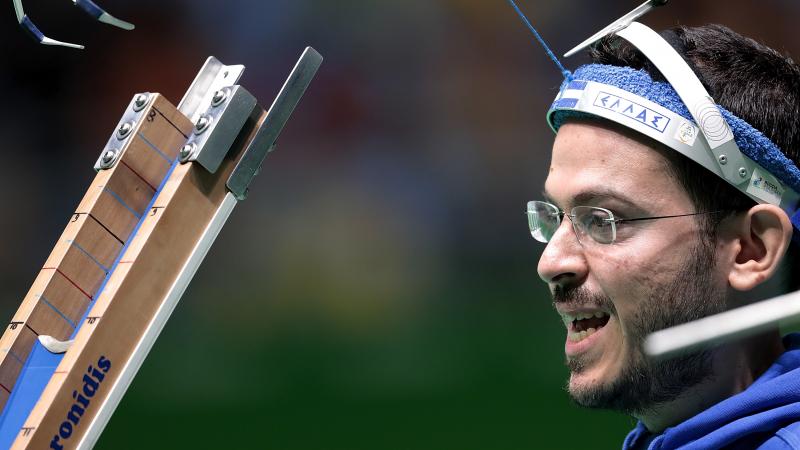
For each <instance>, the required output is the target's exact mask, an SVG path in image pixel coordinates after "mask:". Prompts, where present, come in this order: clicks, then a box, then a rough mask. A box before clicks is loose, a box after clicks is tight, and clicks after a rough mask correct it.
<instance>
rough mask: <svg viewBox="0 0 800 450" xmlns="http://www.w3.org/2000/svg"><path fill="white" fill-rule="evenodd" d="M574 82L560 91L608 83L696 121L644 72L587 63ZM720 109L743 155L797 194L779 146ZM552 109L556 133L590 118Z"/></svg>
mask: <svg viewBox="0 0 800 450" xmlns="http://www.w3.org/2000/svg"><path fill="white" fill-rule="evenodd" d="M573 80H575V81H571V82H570V81H564V83H563V84H562V86H561V89H562V90H564V89H566V88H567V86H568V85H569V84H570V83H575V82H576V81H577V82H580V81H594V82H597V83H602V84H607V85H611V86H614V87H617V88H619V89H622V90H625V91H628V92H630V93H632V94H635V95H638V96H639V97H643V98H646V99H648V100H650V101H652V102H654V103H657V104H659V105H661V106H663V107H664V108H667V109H669V110H670V111H672V112H674V113H675V114H678V115H680V116H682V117H684V118H686V119H687V120H689V121H692V120H693V119H692V116H691V114H690V113H689V109H688V108H687V107H686V105H685V104H684V103H683V101H682V100H681V98H680V97H679V96H678V93H677V92H675V89H673V87H672V85H670V84H669V83H666V82H659V81H653V79H652V78H651V77H650V75H649V74H648V73H647V72H645V71H644V70H636V69H633V68H630V67H619V66H609V65H605V64H587V65H584V66H581V67H579V68H578V69H577V70H575V72H574V73H573ZM718 107H719V110H720V112H721V113H722V116H723V117H724V118H725V120H726V121H727V122H728V125H730V127H731V129H732V130H733V135H734V139H735V140H736V144H737V145H738V146H739V149H740V150H741V151H742V153H743V154H745V155H747V156H748V157H749V158H750V159H752V160H753V161H755V162H757V163H758V164H760V165H761V166H762V167H764V168H765V169H766V170H768V171H769V172H770V173H771V174H773V175H775V176H776V177H777V178H778V179H779V180H780V181H781V182H783V183H785V184H786V185H788V186H790V187H791V188H792V189H794V190H795V191H796V192H800V169H798V168H797V166H796V165H795V164H794V163H793V162H792V161H791V160H790V159H789V158H787V157H786V155H784V154H783V153H782V152H781V150H780V149H779V148H778V146H777V145H775V143H773V142H772V141H771V140H770V139H769V138H768V137H766V136H764V133H762V132H760V131H758V130H757V129H755V128H753V126H752V125H750V124H749V123H747V122H745V121H744V120H742V119H740V118H739V117H736V116H735V115H734V114H733V113H731V112H730V111H728V110H726V109H725V108H723V107H721V106H718ZM553 109H555V111H553V113H552V114H551V115H550V116H549V117H550V126H551V127H552V128H553V129H554V130H555V131H558V129H559V128H560V127H561V125H562V124H563V123H564V121H566V120H567V119H570V118H576V117H586V116H587V113H584V112H580V111H575V110H572V109H558V108H556V105H555V104H553V106H552V107H551V110H553ZM792 222H794V223H795V225H800V217H797V221H795V217H793V218H792ZM798 228H800V226H798Z"/></svg>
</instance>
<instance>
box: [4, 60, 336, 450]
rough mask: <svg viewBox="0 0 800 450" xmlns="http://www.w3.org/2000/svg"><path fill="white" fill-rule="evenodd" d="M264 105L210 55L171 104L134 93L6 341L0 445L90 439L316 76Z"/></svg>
mask: <svg viewBox="0 0 800 450" xmlns="http://www.w3.org/2000/svg"><path fill="white" fill-rule="evenodd" d="M321 62H322V57H321V56H320V55H319V54H318V53H317V52H316V51H315V50H314V49H312V48H310V47H308V48H306V50H305V51H304V52H303V54H302V56H301V57H300V60H299V61H298V63H297V65H296V66H295V67H294V69H293V70H292V72H291V73H290V75H289V78H288V79H287V81H286V83H285V84H284V86H283V88H282V89H281V90H280V92H279V94H278V96H277V98H276V99H275V101H274V102H273V104H272V106H271V107H270V108H269V109H268V110H267V111H265V110H264V109H263V108H261V107H260V106H259V105H258V103H257V101H256V99H255V98H254V97H253V96H252V95H251V94H250V93H249V92H247V91H246V90H245V89H244V88H243V87H241V86H239V85H237V84H236V83H237V82H238V80H239V77H240V76H241V74H242V72H243V70H244V67H243V66H226V65H223V64H222V63H220V62H219V61H218V60H216V59H215V58H213V57H210V58H209V59H208V60H207V61H206V63H205V65H204V66H203V68H202V69H201V70H200V72H199V74H198V75H197V78H195V80H194V82H193V83H192V85H191V87H190V88H189V90H188V91H187V92H186V94H185V96H184V98H183V100H181V102H180V104H179V105H178V106H177V107H175V106H174V105H172V104H171V103H170V102H169V101H168V100H167V99H165V98H164V97H162V96H161V95H159V94H156V93H141V94H137V95H135V96H134V98H133V100H132V101H131V103H130V105H129V106H128V108H127V109H126V110H125V113H124V114H123V117H122V119H121V121H120V123H119V126H118V127H117V129H116V130H115V132H114V134H113V135H112V136H111V138H110V139H109V141H108V144H107V145H106V147H105V148H104V149H103V151H102V152H101V155H100V158H99V159H98V160H97V163H96V164H95V169H96V170H97V171H98V173H97V176H96V177H95V179H94V181H93V182H92V184H91V186H90V187H89V189H88V191H87V192H86V195H85V196H84V198H83V200H82V201H81V202H80V204H79V206H78V208H77V210H76V211H75V213H74V214H73V215H72V216H71V217H70V219H69V222H68V224H67V226H66V229H65V230H64V232H63V233H62V235H61V237H60V238H59V239H58V242H57V243H56V245H55V248H54V249H53V251H52V253H51V254H50V256H49V257H48V258H47V261H46V262H45V264H44V266H42V269H41V270H40V272H39V274H38V276H37V277H36V280H35V281H34V283H33V286H32V287H31V289H30V291H29V292H28V294H27V295H26V296H25V298H24V300H23V301H22V304H21V305H20V307H19V309H18V310H17V312H16V314H14V317H13V318H12V320H11V321H10V323H9V324H8V326H7V328H6V330H5V332H4V333H3V335H2V338H0V407H2V414H0V448H9V447H11V448H15V449H18V448H31V449H44V448H52V449H72V448H91V447H92V446H93V445H94V443H95V442H96V441H97V439H98V437H99V436H100V433H101V432H102V430H103V428H104V427H105V425H106V423H107V422H108V420H109V418H110V417H111V414H112V413H113V412H114V409H115V408H116V406H117V404H118V403H119V401H120V399H121V398H122V396H123V394H124V393H125V390H126V389H127V387H128V386H129V385H130V383H131V381H132V379H133V377H134V375H135V374H136V372H137V371H138V369H139V367H140V366H141V364H142V361H143V360H144V358H145V356H146V355H147V353H148V352H149V350H150V348H151V347H152V345H153V343H154V341H155V339H156V337H157V336H158V334H159V333H160V331H161V329H162V328H163V326H164V324H165V322H166V320H167V319H168V318H169V315H170V314H171V313H172V311H173V309H174V308H175V305H176V304H177V302H178V300H179V299H180V297H181V295H182V294H183V292H184V290H185V289H186V286H187V285H188V283H189V281H190V280H191V278H192V276H193V275H194V273H195V271H196V270H197V268H198V266H199V264H200V262H201V261H202V259H203V258H204V256H205V255H206V253H207V251H208V249H209V247H210V246H211V244H212V242H213V241H214V239H215V238H216V236H217V234H218V233H219V231H220V229H221V227H222V226H223V225H224V223H225V221H226V219H227V218H228V216H229V215H230V213H231V211H232V210H233V207H234V206H235V205H236V204H237V202H238V201H240V200H243V199H244V198H245V197H246V195H247V188H248V186H249V184H250V182H251V181H252V179H253V177H254V176H255V175H256V174H257V173H258V171H259V170H260V168H261V164H262V162H263V160H264V158H265V157H266V155H267V153H268V152H269V151H271V150H272V149H273V148H274V144H275V141H276V139H277V137H278V135H279V134H280V131H281V130H282V128H283V126H284V124H285V123H286V121H287V120H288V118H289V116H290V115H291V113H292V111H293V110H294V107H295V106H296V104H297V103H298V101H299V100H300V98H301V97H302V95H303V93H304V92H305V90H306V88H307V87H308V85H309V83H310V82H311V80H312V78H313V77H314V75H315V74H316V71H317V69H318V67H319V65H320V64H321Z"/></svg>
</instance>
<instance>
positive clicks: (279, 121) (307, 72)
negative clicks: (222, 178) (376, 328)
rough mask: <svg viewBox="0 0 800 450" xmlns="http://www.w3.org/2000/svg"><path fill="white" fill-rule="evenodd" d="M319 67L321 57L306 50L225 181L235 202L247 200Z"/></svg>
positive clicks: (312, 50)
mask: <svg viewBox="0 0 800 450" xmlns="http://www.w3.org/2000/svg"><path fill="white" fill-rule="evenodd" d="M320 64H322V55H320V54H319V53H317V51H316V50H314V49H313V48H311V47H306V49H305V51H304V52H303V54H302V55H301V56H300V59H299V60H298V61H297V64H295V66H294V68H293V69H292V72H291V73H290V74H289V78H288V79H287V80H286V82H285V83H284V84H283V87H282V88H281V90H280V92H278V96H277V97H276V98H275V101H274V102H273V103H272V106H270V108H269V111H267V115H266V117H265V118H264V120H263V121H262V122H261V125H260V127H259V129H258V131H256V135H255V137H254V138H253V140H252V141H250V144H249V145H248V146H247V149H246V150H245V152H244V155H242V158H241V159H240V160H239V162H238V164H236V167H235V168H234V169H233V172H232V173H231V175H230V177H228V181H227V183H226V185H227V186H228V189H229V190H230V191H231V193H232V194H233V195H234V196H235V197H236V199H237V200H244V199H245V198H246V197H247V189H248V187H249V186H250V183H251V182H252V181H253V178H255V176H256V175H258V172H259V171H260V170H261V165H262V164H263V163H264V159H265V158H266V157H267V154H268V153H269V152H270V151H272V150H273V149H274V148H275V141H276V140H277V139H278V136H279V135H280V133H281V131H282V130H283V127H284V125H286V122H287V121H288V120H289V117H290V116H291V115H292V112H293V111H294V108H295V107H296V106H297V103H299V102H300V99H301V98H302V97H303V94H304V93H305V92H306V89H307V88H308V85H309V84H311V80H313V79H314V75H316V73H317V69H319V66H320Z"/></svg>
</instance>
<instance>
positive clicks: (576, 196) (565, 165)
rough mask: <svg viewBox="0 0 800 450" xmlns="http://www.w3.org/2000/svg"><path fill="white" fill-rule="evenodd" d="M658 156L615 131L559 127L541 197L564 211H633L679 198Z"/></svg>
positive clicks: (595, 125) (641, 142)
mask: <svg viewBox="0 0 800 450" xmlns="http://www.w3.org/2000/svg"><path fill="white" fill-rule="evenodd" d="M661 151H662V150H659V149H657V148H655V147H653V146H651V145H648V143H647V141H646V140H644V139H638V138H635V137H632V136H630V135H628V134H627V133H622V132H620V131H618V130H617V129H616V127H609V126H605V125H603V124H598V123H594V122H586V123H584V122H574V123H567V124H564V125H563V126H562V127H561V129H560V130H559V132H558V135H557V136H556V140H555V143H554V145H553V154H552V161H551V165H550V170H549V173H548V177H547V182H546V183H545V194H546V195H547V196H548V198H550V199H551V200H558V201H559V202H560V203H561V204H564V206H567V205H576V204H591V203H592V202H597V201H599V200H609V199H610V200H616V201H618V202H621V203H626V204H630V205H633V206H637V205H641V204H642V202H652V201H656V200H657V199H658V197H661V198H662V199H663V197H664V196H671V195H678V196H682V195H681V194H682V192H681V191H680V186H679V185H678V183H677V181H676V180H675V179H674V177H672V176H670V174H669V169H668V162H667V160H666V158H665V157H664V156H663V155H662V153H661ZM554 203H555V202H554Z"/></svg>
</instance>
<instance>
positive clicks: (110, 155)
mask: <svg viewBox="0 0 800 450" xmlns="http://www.w3.org/2000/svg"><path fill="white" fill-rule="evenodd" d="M152 98H153V96H152V95H151V94H150V93H149V92H143V93H140V94H136V95H134V96H133V99H132V100H131V102H130V104H129V105H128V108H127V109H126V110H125V113H124V114H123V115H122V118H121V119H120V121H119V124H117V127H116V128H115V129H114V133H112V134H111V138H109V140H108V143H107V144H106V146H105V147H104V148H103V151H102V152H100V157H98V158H97V162H95V163H94V170H97V171H100V170H105V169H111V168H112V167H114V165H116V164H117V161H118V160H119V157H120V155H121V154H122V149H123V148H124V147H125V145H126V144H127V143H128V142H129V141H130V138H131V136H133V135H134V134H135V131H136V125H137V124H139V123H140V122H141V120H140V119H141V117H142V113H143V112H144V109H145V108H146V107H147V106H148V105H149V104H150V101H151V100H152Z"/></svg>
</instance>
